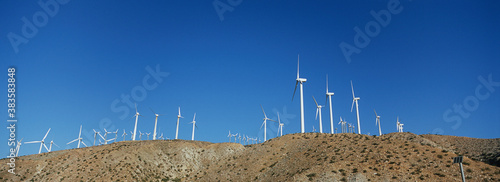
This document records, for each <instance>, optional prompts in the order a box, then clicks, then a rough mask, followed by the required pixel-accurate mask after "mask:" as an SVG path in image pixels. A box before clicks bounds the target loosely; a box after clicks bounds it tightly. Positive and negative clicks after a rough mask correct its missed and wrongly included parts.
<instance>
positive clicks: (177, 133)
mask: <svg viewBox="0 0 500 182" xmlns="http://www.w3.org/2000/svg"><path fill="white" fill-rule="evenodd" d="M180 118H184V117H182V116H181V107H179V115H177V128H176V129H175V139H177V137H178V136H179V119H180Z"/></svg>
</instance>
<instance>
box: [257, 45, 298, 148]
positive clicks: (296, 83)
mask: <svg viewBox="0 0 500 182" xmlns="http://www.w3.org/2000/svg"><path fill="white" fill-rule="evenodd" d="M295 81H296V82H295V89H294V90H293V96H292V102H293V97H294V96H295V91H297V85H298V84H299V83H300V132H301V133H305V126H304V89H303V83H304V82H306V81H307V79H305V78H300V76H299V56H298V55H297V79H296V80H295ZM264 141H265V139H264Z"/></svg>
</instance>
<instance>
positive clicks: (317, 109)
mask: <svg viewBox="0 0 500 182" xmlns="http://www.w3.org/2000/svg"><path fill="white" fill-rule="evenodd" d="M318 111H319V108H316V117H315V118H314V119H318Z"/></svg>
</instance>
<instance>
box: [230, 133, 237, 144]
mask: <svg viewBox="0 0 500 182" xmlns="http://www.w3.org/2000/svg"><path fill="white" fill-rule="evenodd" d="M231 136H232V137H234V143H238V142H237V141H236V140H237V139H238V133H236V134H234V135H231Z"/></svg>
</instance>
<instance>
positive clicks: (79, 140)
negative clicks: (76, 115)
mask: <svg viewBox="0 0 500 182" xmlns="http://www.w3.org/2000/svg"><path fill="white" fill-rule="evenodd" d="M76 141H78V146H77V147H76V148H80V143H82V144H83V145H85V143H84V142H83V138H82V125H80V132H79V133H78V138H77V139H74V140H73V141H71V142H68V143H67V144H66V145H69V144H70V143H73V142H76ZM85 147H87V145H85Z"/></svg>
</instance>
